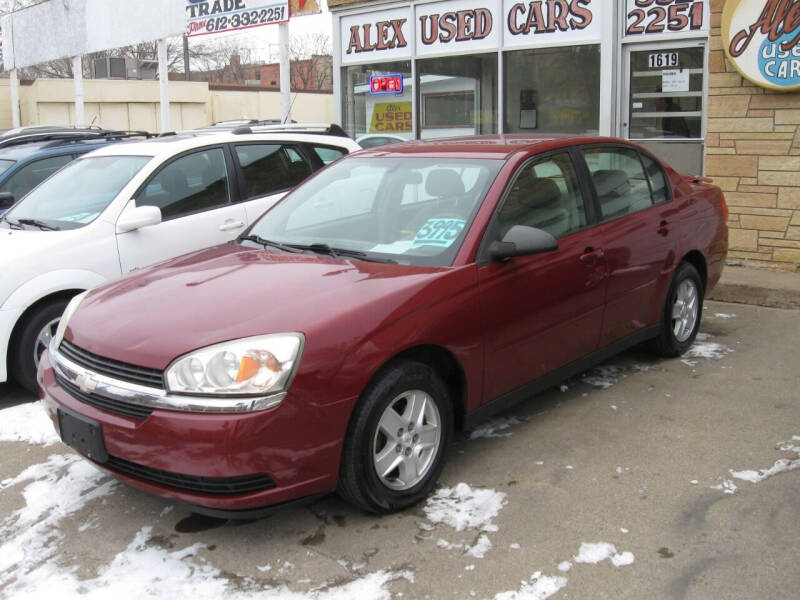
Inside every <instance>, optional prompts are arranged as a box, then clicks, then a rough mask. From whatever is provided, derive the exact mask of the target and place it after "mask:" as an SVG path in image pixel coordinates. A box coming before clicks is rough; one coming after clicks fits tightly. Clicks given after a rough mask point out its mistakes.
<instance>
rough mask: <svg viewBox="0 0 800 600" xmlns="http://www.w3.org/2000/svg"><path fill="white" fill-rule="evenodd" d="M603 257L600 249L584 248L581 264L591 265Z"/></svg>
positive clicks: (603, 253) (603, 254)
mask: <svg viewBox="0 0 800 600" xmlns="http://www.w3.org/2000/svg"><path fill="white" fill-rule="evenodd" d="M604 256H605V252H603V249H602V248H592V247H591V246H590V247H589V248H586V249H585V250H584V251H583V254H581V262H582V263H583V264H585V265H591V264H594V263H596V262H597V261H598V260H601V259H602V258H603V257H604Z"/></svg>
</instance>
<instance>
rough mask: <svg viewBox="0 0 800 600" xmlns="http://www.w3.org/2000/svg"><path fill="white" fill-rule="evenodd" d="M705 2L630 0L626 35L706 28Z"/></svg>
mask: <svg viewBox="0 0 800 600" xmlns="http://www.w3.org/2000/svg"><path fill="white" fill-rule="evenodd" d="M704 15H705V2H685V1H681V0H628V16H627V24H628V25H627V28H626V29H625V35H648V34H654V33H677V32H679V31H697V30H700V29H704V28H705V22H704Z"/></svg>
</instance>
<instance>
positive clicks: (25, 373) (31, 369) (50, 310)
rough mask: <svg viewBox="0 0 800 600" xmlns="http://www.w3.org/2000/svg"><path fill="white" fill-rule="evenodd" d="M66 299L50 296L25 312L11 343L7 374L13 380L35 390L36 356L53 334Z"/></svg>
mask: <svg viewBox="0 0 800 600" xmlns="http://www.w3.org/2000/svg"><path fill="white" fill-rule="evenodd" d="M68 301H69V299H66V300H65V299H58V300H51V301H50V302H47V303H46V304H43V305H42V306H40V307H39V308H38V309H37V310H36V311H35V312H33V313H31V314H30V315H28V316H27V317H26V318H25V320H24V321H23V322H22V323H21V324H20V326H19V329H18V330H17V331H16V332H15V334H14V339H13V340H12V344H11V356H10V358H11V360H10V363H11V364H10V367H11V374H12V375H13V376H14V379H15V380H16V382H17V383H18V384H19V385H20V386H22V387H23V388H25V389H26V390H28V391H29V392H31V393H32V394H35V393H36V392H37V384H36V369H37V368H38V367H39V359H40V358H41V356H42V353H43V352H44V351H45V350H46V349H47V345H48V344H49V343H50V339H51V338H52V337H53V334H55V331H56V328H57V327H58V322H59V320H60V319H61V315H62V314H63V312H64V309H65V308H66V307H67V302H68Z"/></svg>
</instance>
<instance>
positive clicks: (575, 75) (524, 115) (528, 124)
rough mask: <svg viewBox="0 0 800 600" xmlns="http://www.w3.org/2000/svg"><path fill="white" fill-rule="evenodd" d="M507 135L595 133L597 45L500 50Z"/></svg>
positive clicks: (596, 128) (598, 98)
mask: <svg viewBox="0 0 800 600" xmlns="http://www.w3.org/2000/svg"><path fill="white" fill-rule="evenodd" d="M503 73H504V79H505V90H504V92H505V107H504V111H503V114H504V116H505V132H506V133H554V132H563V133H589V134H597V133H598V129H599V124H600V46H598V45H587V46H569V47H558V48H538V49H536V50H520V51H515V52H506V53H505V54H504V63H503Z"/></svg>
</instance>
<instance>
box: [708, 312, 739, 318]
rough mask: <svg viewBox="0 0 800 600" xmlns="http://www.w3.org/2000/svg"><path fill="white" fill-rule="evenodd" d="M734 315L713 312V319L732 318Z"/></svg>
mask: <svg viewBox="0 0 800 600" xmlns="http://www.w3.org/2000/svg"><path fill="white" fill-rule="evenodd" d="M735 316H736V315H735V314H733V313H714V316H713V317H711V318H713V319H732V318H733V317H735Z"/></svg>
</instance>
